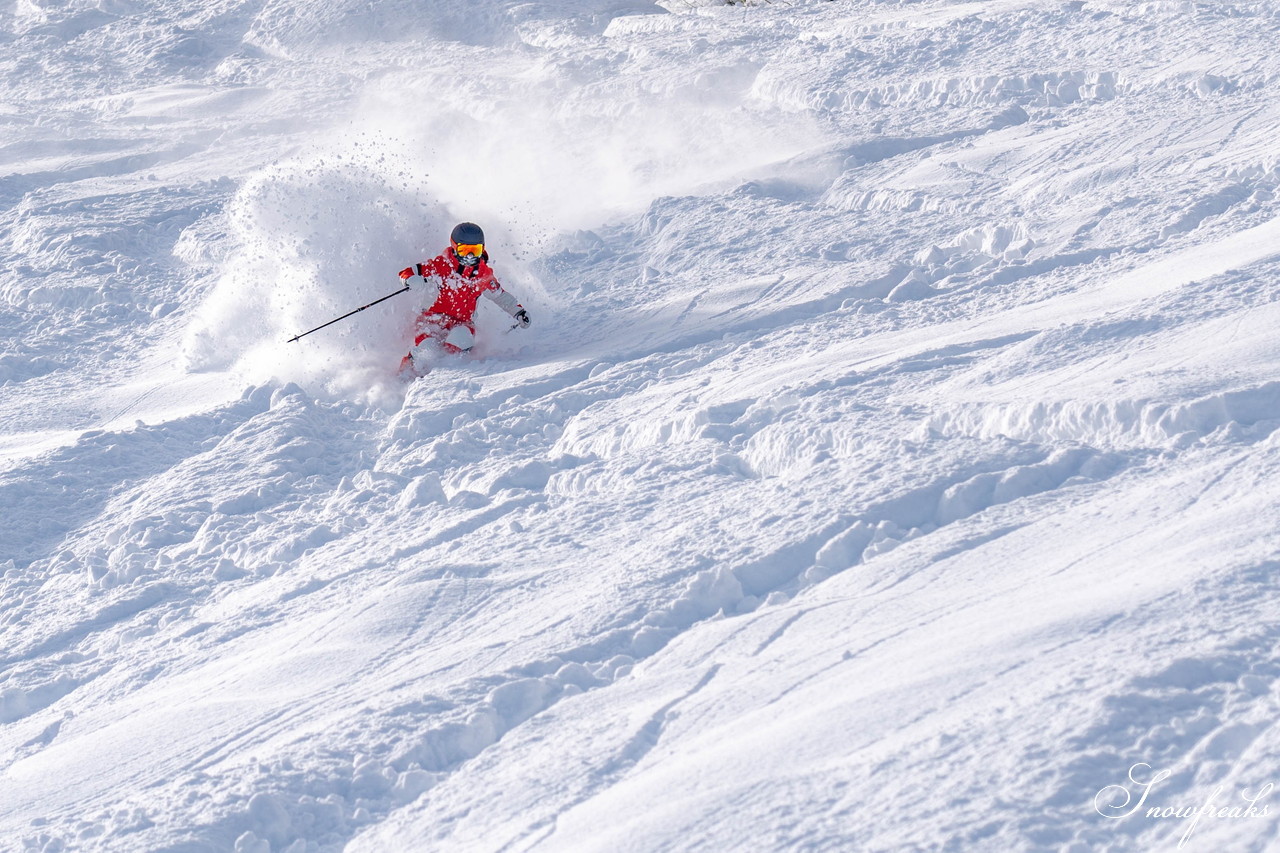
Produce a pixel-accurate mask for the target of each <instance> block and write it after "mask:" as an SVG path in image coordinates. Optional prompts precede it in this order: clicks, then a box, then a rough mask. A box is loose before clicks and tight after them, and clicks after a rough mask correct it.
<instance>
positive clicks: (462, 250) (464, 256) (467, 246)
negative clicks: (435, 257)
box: [453, 243, 484, 267]
mask: <svg viewBox="0 0 1280 853" xmlns="http://www.w3.org/2000/svg"><path fill="white" fill-rule="evenodd" d="M453 251H454V253H455V254H456V255H457V256H458V260H459V261H461V262H462V265H463V266H464V267H470V266H475V265H476V264H478V263H480V256H481V255H483V254H484V244H483V243H459V244H458V245H456V246H454V247H453Z"/></svg>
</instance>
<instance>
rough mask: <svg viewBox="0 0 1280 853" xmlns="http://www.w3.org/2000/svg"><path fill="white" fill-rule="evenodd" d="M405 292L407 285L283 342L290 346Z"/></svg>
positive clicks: (407, 288)
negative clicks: (298, 340) (300, 339)
mask: <svg viewBox="0 0 1280 853" xmlns="http://www.w3.org/2000/svg"><path fill="white" fill-rule="evenodd" d="M406 290H409V285H407V284H406V285H405V286H404V287H402V288H400V289H399V290H397V291H396V292H395V293H388V294H387V295H386V296H384V297H382V298H381V299H375V300H373V301H372V302H370V303H369V304H368V305H361V306H360V307H359V308H357V309H356V310H354V311H348V312H347V313H345V314H343V315H342V316H341V317H334V318H333V319H332V320H330V321H329V322H327V323H324V324H322V325H319V326H316V327H315V328H314V329H309V330H308V331H305V332H303V333H302V334H300V335H294V336H293V337H292V338H289V340H287V341H285V343H287V344H291V343H293V342H294V341H296V340H297V339H298V338H305V337H306V336H307V335H309V334H311V333H312V332H318V331H320V330H321V329H323V328H324V327H325V326H332V325H333V324H334V323H336V322H338V321H339V320H345V319H347V318H348V317H350V316H351V315H352V314H359V313H360V312H361V311H363V310H364V309H366V308H372V307H373V306H375V305H377V304H378V303H379V302H385V301H386V300H388V299H390V298H391V297H393V296H399V295H400V294H402V293H404V292H405V291H406Z"/></svg>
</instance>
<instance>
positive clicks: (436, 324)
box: [400, 222, 529, 377]
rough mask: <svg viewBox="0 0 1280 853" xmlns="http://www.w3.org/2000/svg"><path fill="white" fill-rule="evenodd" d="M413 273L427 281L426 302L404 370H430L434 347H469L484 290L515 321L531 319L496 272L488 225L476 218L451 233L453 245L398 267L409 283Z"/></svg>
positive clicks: (451, 350)
mask: <svg viewBox="0 0 1280 853" xmlns="http://www.w3.org/2000/svg"><path fill="white" fill-rule="evenodd" d="M414 276H420V277H421V278H422V280H423V282H424V283H425V285H426V294H427V297H426V299H424V300H423V302H424V304H426V305H427V307H426V308H424V309H423V311H422V314H421V315H420V316H419V317H418V320H417V323H416V334H415V336H414V339H413V349H411V350H410V351H409V354H408V355H406V356H405V357H404V358H402V359H401V360H400V374H401V375H402V376H410V377H412V376H419V375H421V374H423V373H425V372H426V371H428V370H429V369H430V367H431V355H432V354H434V353H440V352H443V353H449V354H452V353H461V352H467V351H468V350H470V349H471V347H472V346H473V345H474V344H475V341H476V324H475V313H476V303H477V302H478V301H479V299H480V297H481V296H482V295H483V296H485V297H486V298H488V299H489V300H490V301H492V302H493V303H495V304H496V305H497V306H498V307H499V308H501V309H502V310H503V311H506V312H507V313H508V314H510V315H511V316H512V318H513V319H515V321H516V324H517V325H519V326H521V327H528V325H529V314H528V312H527V311H525V310H524V307H523V306H521V304H520V303H519V302H518V301H517V300H516V298H515V296H513V295H512V294H511V293H509V292H507V291H506V290H504V289H503V287H502V285H501V284H499V283H498V280H497V279H496V278H494V276H493V268H492V267H490V266H489V253H488V252H486V251H485V248H484V231H482V230H481V229H480V226H479V225H476V224H475V223H474V222H462V223H459V224H458V225H457V227H455V228H454V229H453V233H451V234H450V235H449V247H448V248H447V249H445V250H444V251H443V252H442V253H441V254H439V255H438V256H436V257H434V258H432V259H431V260H429V261H427V262H426V263H421V264H414V265H413V266H411V267H405V268H404V269H403V270H401V271H400V279H401V280H402V281H404V283H405V284H406V285H409V284H411V283H412V282H411V281H410V279H412V278H413V277H414ZM512 328H515V327H514V326H513V327H512Z"/></svg>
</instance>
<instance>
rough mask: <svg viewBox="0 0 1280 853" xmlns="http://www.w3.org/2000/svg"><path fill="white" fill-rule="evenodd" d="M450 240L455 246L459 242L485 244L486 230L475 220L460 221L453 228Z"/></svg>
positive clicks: (463, 243) (455, 246)
mask: <svg viewBox="0 0 1280 853" xmlns="http://www.w3.org/2000/svg"><path fill="white" fill-rule="evenodd" d="M449 242H450V243H451V244H453V247H454V248H457V247H458V244H459V243H461V244H462V245H475V244H477V243H478V244H480V245H484V231H483V230H481V228H480V226H479V225H477V224H475V223H474V222H459V223H458V224H457V225H455V226H454V228H453V233H452V234H450V235H449Z"/></svg>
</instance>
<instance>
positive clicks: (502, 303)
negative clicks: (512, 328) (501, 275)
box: [484, 281, 529, 326]
mask: <svg viewBox="0 0 1280 853" xmlns="http://www.w3.org/2000/svg"><path fill="white" fill-rule="evenodd" d="M484 295H485V296H486V297H488V299H489V300H490V301H491V302H493V303H494V304H495V305H497V306H498V307H499V308H501V309H502V310H503V311H506V312H507V313H508V314H510V315H511V316H512V317H514V318H515V319H517V320H519V321H520V325H521V326H528V325H529V313H528V312H527V311H525V310H524V307H523V306H522V305H521V304H520V303H519V301H517V300H516V298H515V297H514V296H512V295H511V294H510V293H508V292H507V291H505V290H503V289H502V285H500V284H498V283H497V282H496V281H495V282H494V283H493V287H492V288H491V289H489V290H486V291H485V292H484Z"/></svg>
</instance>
